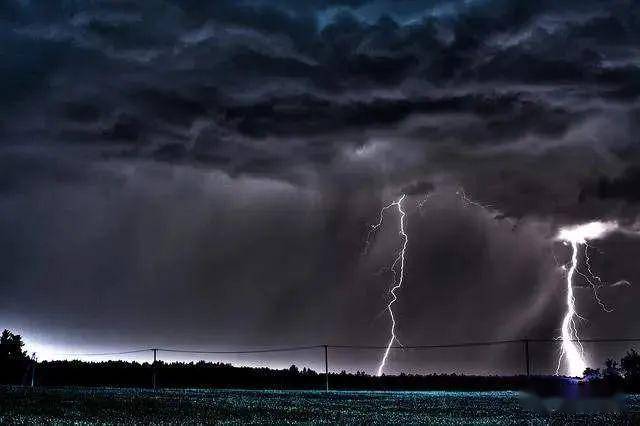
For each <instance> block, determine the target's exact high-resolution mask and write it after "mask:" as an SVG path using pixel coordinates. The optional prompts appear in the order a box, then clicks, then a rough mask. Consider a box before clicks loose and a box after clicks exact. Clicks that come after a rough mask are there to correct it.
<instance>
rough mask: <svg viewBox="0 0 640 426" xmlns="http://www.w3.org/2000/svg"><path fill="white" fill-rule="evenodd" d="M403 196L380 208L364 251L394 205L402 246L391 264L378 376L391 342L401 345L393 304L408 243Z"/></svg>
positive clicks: (401, 279) (400, 282) (402, 272)
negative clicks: (388, 322)
mask: <svg viewBox="0 0 640 426" xmlns="http://www.w3.org/2000/svg"><path fill="white" fill-rule="evenodd" d="M405 197H406V195H405V194H402V196H401V197H400V198H398V200H397V201H394V202H392V203H390V204H388V205H386V206H384V207H383V208H382V209H381V210H380V218H379V220H378V222H377V223H376V224H374V225H371V229H370V230H369V233H368V235H367V242H366V246H365V252H366V247H368V246H369V240H370V237H371V235H372V234H373V233H375V232H376V231H377V230H378V229H379V228H380V227H381V226H382V223H383V221H384V214H385V212H386V211H387V210H388V209H390V208H392V207H396V208H397V209H398V213H399V214H400V226H399V232H398V233H399V234H400V236H401V237H402V246H401V247H400V250H399V251H398V255H397V256H396V258H395V259H394V261H393V263H392V264H391V272H392V273H393V280H392V282H391V288H390V289H389V294H390V295H391V299H390V300H389V303H388V304H387V308H386V310H387V312H389V317H390V318H391V330H390V337H389V341H388V342H387V345H386V347H385V350H384V353H383V355H382V360H381V361H380V364H379V366H378V371H377V375H378V376H381V375H382V372H383V371H384V367H385V365H386V363H387V358H388V357H389V352H390V351H391V347H392V346H393V342H397V343H398V344H400V345H402V344H401V343H400V341H399V340H398V337H397V336H396V318H395V316H394V313H393V305H394V304H395V303H396V301H397V300H398V295H397V294H396V291H397V290H399V289H400V288H401V287H402V283H403V281H404V265H405V254H406V252H407V244H408V243H409V237H408V235H407V233H406V230H405V218H406V212H405V211H404V209H403V208H402V202H403V201H404V199H405ZM398 267H399V270H398Z"/></svg>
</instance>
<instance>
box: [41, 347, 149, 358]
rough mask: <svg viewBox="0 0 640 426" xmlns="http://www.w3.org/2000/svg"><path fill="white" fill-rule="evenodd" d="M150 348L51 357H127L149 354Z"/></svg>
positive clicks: (61, 354) (58, 354) (64, 354)
mask: <svg viewBox="0 0 640 426" xmlns="http://www.w3.org/2000/svg"><path fill="white" fill-rule="evenodd" d="M151 350H152V349H151V348H147V349H133V350H130V351H122V352H101V353H84V354H74V353H55V354H53V355H57V356H111V355H127V354H135V353H141V352H149V351H151Z"/></svg>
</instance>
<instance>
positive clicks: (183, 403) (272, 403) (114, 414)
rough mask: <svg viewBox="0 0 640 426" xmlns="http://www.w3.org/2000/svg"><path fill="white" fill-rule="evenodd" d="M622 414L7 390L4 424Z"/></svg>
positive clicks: (232, 394) (280, 397) (507, 397)
mask: <svg viewBox="0 0 640 426" xmlns="http://www.w3.org/2000/svg"><path fill="white" fill-rule="evenodd" d="M624 401H625V402H624V405H625V408H626V412H625V413H623V414H596V415H591V416H587V415H576V414H573V415H568V414H562V413H555V414H552V415H549V414H536V413H533V412H529V411H526V410H524V409H523V408H521V406H520V403H519V400H518V395H517V394H516V393H514V392H329V393H325V392H317V391H248V390H196V389H188V390H161V391H157V392H154V391H151V390H145V389H87V388H65V389H36V390H31V389H29V388H17V387H4V388H0V423H3V424H4V423H28V424H43V423H77V422H87V423H131V422H136V423H167V422H168V423H211V422H232V423H233V422H235V423H249V422H254V423H264V422H278V423H285V422H287V423H288V422H292V423H298V422H307V423H308V422H323V423H347V422H348V423H354V422H358V423H362V422H365V423H405V424H406V423H430V424H516V423H523V422H526V423H534V424H549V423H567V422H578V423H582V422H589V423H590V424H611V423H618V422H623V423H638V421H640V396H626V397H625V398H624Z"/></svg>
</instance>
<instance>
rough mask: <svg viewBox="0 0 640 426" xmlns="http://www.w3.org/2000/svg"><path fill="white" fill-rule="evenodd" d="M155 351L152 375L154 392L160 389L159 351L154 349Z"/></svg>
mask: <svg viewBox="0 0 640 426" xmlns="http://www.w3.org/2000/svg"><path fill="white" fill-rule="evenodd" d="M152 351H153V373H152V382H153V390H156V389H158V378H157V375H158V371H157V365H156V364H157V362H158V349H155V348H154V349H152Z"/></svg>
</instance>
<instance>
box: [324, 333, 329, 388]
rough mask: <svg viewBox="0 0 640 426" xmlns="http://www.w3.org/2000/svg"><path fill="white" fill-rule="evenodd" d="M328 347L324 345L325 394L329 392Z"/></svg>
mask: <svg viewBox="0 0 640 426" xmlns="http://www.w3.org/2000/svg"><path fill="white" fill-rule="evenodd" d="M328 352H329V351H328V346H327V345H324V385H325V389H324V390H325V392H329V356H328V355H329V354H328Z"/></svg>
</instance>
